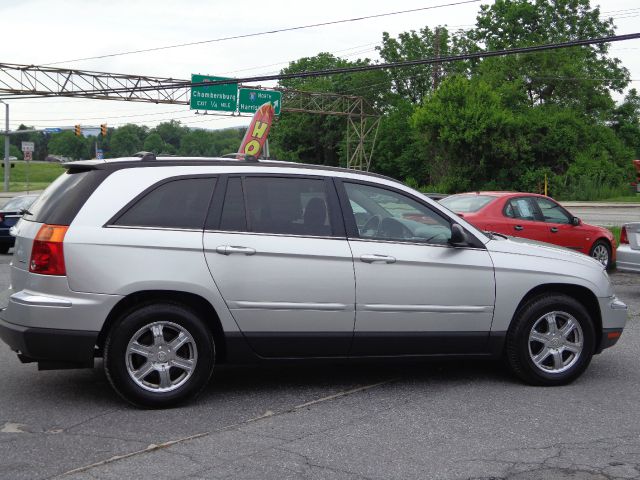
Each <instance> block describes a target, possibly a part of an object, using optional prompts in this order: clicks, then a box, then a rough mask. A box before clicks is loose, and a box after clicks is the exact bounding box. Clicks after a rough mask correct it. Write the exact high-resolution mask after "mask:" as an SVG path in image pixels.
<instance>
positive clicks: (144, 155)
mask: <svg viewBox="0 0 640 480" xmlns="http://www.w3.org/2000/svg"><path fill="white" fill-rule="evenodd" d="M133 156H134V157H140V161H141V162H153V161H155V160H156V154H155V153H153V152H138V153H134V154H133Z"/></svg>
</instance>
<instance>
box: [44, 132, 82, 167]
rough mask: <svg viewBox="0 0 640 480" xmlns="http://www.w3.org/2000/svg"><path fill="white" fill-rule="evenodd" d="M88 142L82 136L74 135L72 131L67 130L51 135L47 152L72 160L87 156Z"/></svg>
mask: <svg viewBox="0 0 640 480" xmlns="http://www.w3.org/2000/svg"><path fill="white" fill-rule="evenodd" d="M87 147H88V143H87V142H86V141H85V138H84V137H78V136H76V135H75V134H74V133H73V132H72V131H70V130H67V131H65V132H61V133H55V134H53V135H51V139H50V140H49V153H50V154H52V155H60V156H63V157H68V158H71V159H74V160H80V159H83V158H89V157H90V156H89V155H88V148H87Z"/></svg>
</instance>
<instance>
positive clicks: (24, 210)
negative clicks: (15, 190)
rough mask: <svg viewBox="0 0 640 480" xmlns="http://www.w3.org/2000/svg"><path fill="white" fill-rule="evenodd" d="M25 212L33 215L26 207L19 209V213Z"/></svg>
mask: <svg viewBox="0 0 640 480" xmlns="http://www.w3.org/2000/svg"><path fill="white" fill-rule="evenodd" d="M25 213H26V214H27V215H33V213H31V212H30V211H29V210H27V209H26V208H23V209H22V210H20V215H24V214H25Z"/></svg>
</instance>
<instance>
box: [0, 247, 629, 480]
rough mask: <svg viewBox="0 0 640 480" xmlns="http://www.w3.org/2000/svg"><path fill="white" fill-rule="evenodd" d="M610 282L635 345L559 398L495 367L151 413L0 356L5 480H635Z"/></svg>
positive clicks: (258, 391) (72, 374)
mask: <svg viewBox="0 0 640 480" xmlns="http://www.w3.org/2000/svg"><path fill="white" fill-rule="evenodd" d="M7 261H8V257H7V256H6V255H5V256H1V255H0V287H1V288H4V287H6V285H7V283H8V279H7V270H8V267H7V265H6V263H7ZM612 278H613V280H614V282H615V284H616V291H617V293H618V295H619V296H620V297H621V298H622V299H623V300H624V301H625V302H627V303H628V304H629V305H630V307H631V313H632V316H631V317H630V321H629V324H628V326H627V329H626V330H625V333H624V334H623V336H622V338H621V340H620V342H619V344H618V345H616V346H615V347H614V348H612V349H609V350H607V351H605V352H604V353H603V354H601V355H599V356H597V357H595V358H594V361H593V362H592V364H591V366H590V367H589V369H588V371H587V372H586V373H585V374H584V375H583V376H582V377H581V378H580V379H579V380H577V381H576V382H574V383H573V384H572V385H570V386H566V387H560V388H536V387H529V386H525V385H523V384H522V383H520V382H519V381H517V380H515V379H514V378H513V377H512V376H511V375H510V374H509V373H508V371H506V369H505V368H503V367H502V365H501V364H499V363H494V362H459V361H456V362H438V363H408V364H407V363H404V364H396V365H389V364H385V363H374V364H349V363H342V364H336V365H329V366H327V365H325V366H295V367H294V366H271V367H233V368H232V367H227V368H220V369H219V370H218V371H217V372H216V374H215V376H214V381H213V382H212V383H211V384H210V386H209V387H208V388H207V390H206V391H205V392H204V394H203V395H202V396H201V397H200V398H199V399H198V400H197V401H196V402H195V403H193V404H191V405H188V406H186V407H183V408H179V409H174V410H166V411H144V410H137V409H134V408H132V407H129V406H127V405H126V404H124V403H123V402H122V401H121V400H119V398H118V397H117V396H116V395H115V394H114V393H113V392H112V391H111V389H110V387H109V385H108V384H107V381H106V379H105V376H104V374H103V373H102V370H101V369H100V368H96V369H94V370H68V371H49V372H38V371H37V369H36V367H34V366H33V365H22V364H20V363H19V362H18V360H17V359H16V358H15V355H14V354H13V353H12V352H10V351H9V349H8V348H7V347H6V346H5V345H4V344H2V345H0V365H2V375H1V376H0V479H11V480H18V479H44V478H61V479H74V480H79V479H83V480H84V479H87V478H89V479H122V478H132V479H147V478H148V479H154V480H160V479H178V478H179V479H182V478H189V479H217V478H232V479H243V478H247V479H256V478H259V479H289V478H292V479H293V478H296V479H298V478H304V479H307V478H309V479H316V478H317V479H327V478H328V479H403V480H404V479H469V478H474V479H507V478H508V479H514V480H517V479H532V480H533V479H561V480H562V479H589V480H591V479H593V480H596V479H614V478H621V479H622V478H638V477H639V476H640V409H639V408H638V406H639V405H640V388H639V387H640V368H638V366H639V361H638V359H639V358H640V326H639V323H640V322H639V320H640V288H639V286H640V276H639V275H635V276H634V275H630V274H618V273H614V274H613V275H612Z"/></svg>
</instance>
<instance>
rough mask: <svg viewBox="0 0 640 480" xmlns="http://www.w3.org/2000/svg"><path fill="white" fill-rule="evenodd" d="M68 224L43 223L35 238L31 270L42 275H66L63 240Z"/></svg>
mask: <svg viewBox="0 0 640 480" xmlns="http://www.w3.org/2000/svg"><path fill="white" fill-rule="evenodd" d="M68 229H69V227H68V226H67V225H42V227H40V230H39V231H38V234H37V235H36V238H35V239H34V240H33V247H32V249H31V260H30V261H29V271H30V272H32V273H39V274H40V275H66V274H67V271H66V268H65V266H64V251H63V249H62V242H63V240H64V235H65V234H66V233H67V230H68Z"/></svg>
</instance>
